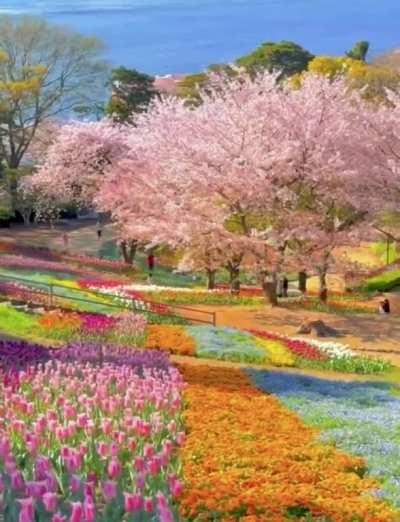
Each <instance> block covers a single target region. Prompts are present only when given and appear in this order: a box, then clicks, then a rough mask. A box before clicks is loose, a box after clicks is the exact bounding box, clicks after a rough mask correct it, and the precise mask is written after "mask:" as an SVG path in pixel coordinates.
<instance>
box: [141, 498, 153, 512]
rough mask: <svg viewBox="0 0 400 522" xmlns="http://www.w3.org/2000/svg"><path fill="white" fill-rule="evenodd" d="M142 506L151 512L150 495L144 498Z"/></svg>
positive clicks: (151, 502) (151, 501) (151, 500)
mask: <svg viewBox="0 0 400 522" xmlns="http://www.w3.org/2000/svg"><path fill="white" fill-rule="evenodd" d="M143 508H144V510H145V511H146V513H151V512H152V511H153V499H152V498H151V497H145V498H144V501H143Z"/></svg>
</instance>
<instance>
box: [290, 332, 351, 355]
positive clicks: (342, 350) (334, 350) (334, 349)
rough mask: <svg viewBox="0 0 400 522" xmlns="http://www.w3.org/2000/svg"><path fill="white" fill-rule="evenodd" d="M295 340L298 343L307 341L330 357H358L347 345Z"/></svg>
mask: <svg viewBox="0 0 400 522" xmlns="http://www.w3.org/2000/svg"><path fill="white" fill-rule="evenodd" d="M294 339H295V340H296V341H305V342H307V343H308V344H311V345H312V346H315V347H316V348H318V349H319V350H321V352H324V353H326V354H327V355H329V356H330V357H338V358H341V357H355V355H356V354H355V353H354V352H353V350H352V349H351V348H350V346H348V345H347V344H341V343H334V342H333V341H318V340H316V339H303V338H301V337H295V338H294Z"/></svg>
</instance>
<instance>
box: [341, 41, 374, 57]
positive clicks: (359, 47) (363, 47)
mask: <svg viewBox="0 0 400 522" xmlns="http://www.w3.org/2000/svg"><path fill="white" fill-rule="evenodd" d="M368 50H369V42H367V41H366V40H361V41H360V42H356V43H355V44H354V45H353V47H352V48H351V49H350V50H349V51H347V52H346V56H347V57H348V58H353V60H360V61H361V62H365V60H366V59H367V54H368Z"/></svg>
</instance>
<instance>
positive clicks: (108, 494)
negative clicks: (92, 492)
mask: <svg viewBox="0 0 400 522" xmlns="http://www.w3.org/2000/svg"><path fill="white" fill-rule="evenodd" d="M102 491H103V496H104V498H105V499H106V500H112V499H113V498H115V497H116V496H117V484H116V482H114V481H112V480H106V481H105V482H103V484H102Z"/></svg>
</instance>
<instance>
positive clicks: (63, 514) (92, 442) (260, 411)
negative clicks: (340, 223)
mask: <svg viewBox="0 0 400 522" xmlns="http://www.w3.org/2000/svg"><path fill="white" fill-rule="evenodd" d="M0 367H1V370H0V377H1V379H2V380H3V386H2V387H1V390H0V415H1V422H0V485H1V489H2V493H3V496H2V498H3V509H4V513H6V514H7V518H6V520H7V521H10V522H14V521H15V522H34V521H36V520H40V521H43V522H46V521H47V522H67V521H72V522H91V521H93V522H106V521H107V522H108V521H109V522H113V521H115V522H117V521H120V522H122V521H126V522H128V521H132V522H142V521H143V522H146V521H148V522H157V521H159V522H195V521H196V522H197V521H201V520H204V521H206V520H207V521H210V522H211V521H214V520H220V521H226V522H229V521H239V520H243V521H251V522H256V521H260V522H262V521H266V520H268V521H269V520H271V521H273V522H274V521H276V522H278V521H283V520H289V519H293V518H297V519H301V518H304V517H305V519H306V520H325V521H327V520H331V521H343V522H345V521H350V520H360V521H361V520H363V521H366V522H368V521H369V522H391V521H393V522H394V521H395V520H397V518H396V516H397V514H396V512H395V511H394V510H393V509H392V508H391V507H390V506H389V504H387V503H385V502H384V501H382V500H381V499H380V498H379V496H380V495H381V491H382V492H384V491H386V489H387V488H388V487H389V485H390V484H389V485H388V484H387V483H386V482H385V479H386V477H385V476H384V473H379V469H378V468H377V467H375V468H374V467H373V465H371V471H372V473H373V474H375V475H378V476H379V477H381V476H383V478H384V482H383V484H380V483H379V482H377V481H376V480H375V479H373V478H370V477H367V476H366V466H365V462H364V459H363V458H361V457H358V456H351V455H349V454H346V453H344V452H343V451H341V450H338V449H335V448H333V447H332V446H331V445H330V444H327V443H326V442H325V441H324V439H325V438H326V437H325V435H324V434H323V435H322V437H321V438H322V439H323V440H320V441H319V440H317V439H316V436H317V435H318V433H317V432H316V431H315V429H314V428H310V427H307V426H306V425H304V424H303V423H302V421H301V420H300V419H299V417H297V416H296V415H295V414H293V413H291V412H290V410H289V409H288V408H287V407H285V406H283V405H282V404H281V403H280V402H279V401H278V400H277V399H276V398H275V397H274V396H272V395H267V394H264V393H262V392H261V391H260V390H259V389H257V388H256V387H255V386H254V385H253V384H252V383H251V381H250V379H249V377H247V376H246V375H245V374H243V373H241V372H240V371H239V370H233V369H221V368H212V367H209V366H203V365H201V366H194V367H191V366H180V367H179V371H178V370H177V369H176V368H175V367H173V366H172V365H171V364H170V362H169V360H168V357H167V355H166V354H165V353H162V352H160V351H156V350H151V351H150V350H146V351H140V350H132V349H130V348H117V347H115V346H113V345H110V346H99V345H96V344H88V343H73V344H71V345H69V346H68V347H66V348H61V349H59V350H56V351H55V350H52V349H49V348H45V347H42V346H38V345H29V344H27V343H15V342H14V343H13V342H4V341H3V342H0ZM256 375H259V374H256ZM268 375H269V374H268ZM271 375H279V374H271ZM282 375H284V374H282ZM272 379H273V377H272ZM279 382H283V381H282V379H281V380H280V381H279ZM268 386H269V383H268ZM271 387H273V386H272V385H271ZM333 387H334V389H335V390H341V391H343V390H342V389H341V388H340V387H338V386H337V384H336V383H335V385H333ZM375 391H376V393H378V395H379V393H381V392H382V393H386V392H387V391H386V392H385V391H384V390H381V389H380V388H376V390H375ZM296 392H298V390H296ZM361 392H363V390H361ZM361 392H358V400H359V401H361V398H362V396H363V393H361ZM337 393H338V395H340V393H339V392H337ZM371 393H372V392H371ZM277 395H278V396H279V397H280V398H281V390H279V389H278V390H277ZM373 398H374V397H373V394H370V395H369V396H368V397H367V399H366V400H367V402H368V401H370V400H372V399H373ZM183 399H184V400H183ZM375 399H376V397H375ZM382 399H383V396H380V400H382ZM394 400H395V401H397V399H394ZM283 401H284V402H287V401H286V399H285V398H283ZM288 406H290V407H291V408H293V405H292V404H288ZM391 406H392V404H391V403H387V407H388V408H389V410H390V408H391ZM381 407H382V415H383V408H384V403H383V401H382V405H381ZM344 409H345V406H343V411H344ZM386 415H388V414H387V412H386ZM301 416H303V414H302V413H301ZM383 421H385V419H384V418H383V417H382V422H383ZM308 422H309V421H308ZM392 425H393V426H394V422H392ZM185 432H186V434H185ZM392 442H393V445H394V444H395V443H396V441H395V439H393V441H392ZM354 449H355V448H354ZM392 456H393V455H392ZM366 460H367V464H368V465H370V462H369V461H368V459H366ZM393 462H394V461H393ZM394 469H395V464H393V466H392V468H391V470H392V472H393V470H394ZM384 470H386V467H385V461H383V463H382V466H381V471H384ZM386 474H387V471H386ZM385 488H386V489H385ZM377 492H379V495H377ZM382 494H383V493H382Z"/></svg>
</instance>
